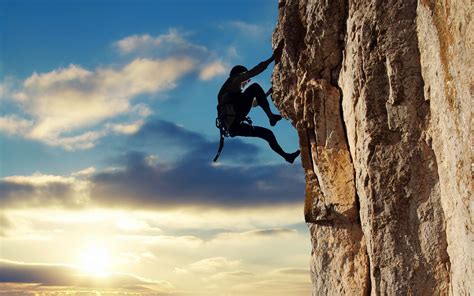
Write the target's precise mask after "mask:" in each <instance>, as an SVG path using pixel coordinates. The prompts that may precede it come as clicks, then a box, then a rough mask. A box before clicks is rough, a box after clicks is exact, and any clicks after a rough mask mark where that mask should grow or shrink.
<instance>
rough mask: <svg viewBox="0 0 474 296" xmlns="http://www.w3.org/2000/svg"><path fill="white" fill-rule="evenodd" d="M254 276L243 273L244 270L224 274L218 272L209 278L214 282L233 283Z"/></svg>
mask: <svg viewBox="0 0 474 296" xmlns="http://www.w3.org/2000/svg"><path fill="white" fill-rule="evenodd" d="M253 276H255V274H254V273H253V272H249V271H245V270H236V271H226V272H219V273H217V274H214V275H212V276H210V277H209V279H210V280H215V281H225V280H227V281H235V280H236V279H247V278H249V277H253Z"/></svg>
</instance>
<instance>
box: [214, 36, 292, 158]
mask: <svg viewBox="0 0 474 296" xmlns="http://www.w3.org/2000/svg"><path fill="white" fill-rule="evenodd" d="M282 50H283V42H281V43H280V44H279V46H278V47H277V49H275V51H274V53H273V54H272V56H271V57H270V58H269V59H268V60H266V61H263V62H261V63H259V64H258V65H257V66H255V67H254V68H252V69H250V70H247V68H245V67H244V66H241V65H237V66H235V67H233V68H232V70H231V71H230V75H229V78H227V80H226V81H225V82H224V84H223V85H222V87H221V89H220V91H219V94H218V102H219V105H218V107H217V108H218V114H219V118H221V119H222V120H223V121H224V124H225V127H226V129H227V131H228V133H229V135H230V136H231V137H235V136H242V137H258V138H262V139H264V140H265V141H267V142H268V144H269V145H270V147H271V148H272V149H273V151H275V152H276V153H278V154H279V155H281V156H282V157H283V158H284V159H285V160H286V161H287V162H289V163H293V162H294V161H295V159H296V157H298V155H299V154H300V151H299V150H297V151H296V152H293V153H286V152H285V151H284V150H283V149H282V148H281V147H280V145H279V144H278V142H277V140H276V138H275V135H274V134H273V132H272V131H271V130H269V129H267V128H264V127H260V126H254V125H251V124H249V123H248V122H246V118H247V115H248V114H249V112H250V109H251V108H252V105H253V104H254V102H256V104H257V105H258V106H260V107H261V108H262V109H263V111H264V112H265V114H266V115H267V117H268V120H269V122H270V125H271V126H275V124H276V123H277V122H278V121H280V120H281V119H282V117H281V115H279V114H274V113H272V111H271V110H270V104H269V103H268V100H267V96H266V94H265V91H264V90H263V89H262V87H261V86H260V85H259V84H257V83H253V84H251V85H250V86H249V87H247V89H245V90H244V91H242V89H243V88H244V87H245V86H246V85H247V84H248V83H249V82H250V78H251V77H254V76H256V75H258V74H260V73H262V72H263V71H264V70H265V69H266V68H267V67H268V65H269V64H270V63H271V62H273V61H274V60H275V58H277V60H279V59H280V56H281V53H282ZM254 99H255V101H254ZM221 141H223V138H222V136H221ZM221 145H223V144H221ZM220 149H221V148H220ZM219 153H220V150H219V152H218V155H219ZM218 155H217V156H216V159H217V157H218Z"/></svg>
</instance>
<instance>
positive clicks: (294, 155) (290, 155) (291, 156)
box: [285, 150, 300, 163]
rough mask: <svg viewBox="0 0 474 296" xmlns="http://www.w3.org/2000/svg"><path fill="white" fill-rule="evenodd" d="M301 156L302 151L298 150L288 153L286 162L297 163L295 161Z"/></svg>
mask: <svg viewBox="0 0 474 296" xmlns="http://www.w3.org/2000/svg"><path fill="white" fill-rule="evenodd" d="M299 155H300V150H297V151H295V152H293V153H288V154H287V155H286V156H285V160H286V161H288V162H289V163H293V162H295V159H296V158H297V157H298V156H299Z"/></svg>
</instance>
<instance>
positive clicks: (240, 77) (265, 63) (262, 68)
mask: <svg viewBox="0 0 474 296" xmlns="http://www.w3.org/2000/svg"><path fill="white" fill-rule="evenodd" d="M283 46H284V43H283V41H280V43H279V44H278V46H277V48H276V49H275V51H274V52H273V54H272V56H271V57H270V58H269V59H268V60H265V61H263V62H261V63H259V64H258V65H257V66H255V67H253V68H252V69H250V70H249V71H247V72H243V73H241V74H239V75H237V76H236V77H235V78H234V79H233V81H232V83H233V84H236V85H240V84H241V83H242V82H244V81H246V80H249V79H250V78H252V77H254V76H257V75H258V74H260V73H262V72H263V71H265V69H267V67H268V65H270V63H271V62H273V61H274V60H275V59H276V58H278V59H280V56H281V53H282V51H283Z"/></svg>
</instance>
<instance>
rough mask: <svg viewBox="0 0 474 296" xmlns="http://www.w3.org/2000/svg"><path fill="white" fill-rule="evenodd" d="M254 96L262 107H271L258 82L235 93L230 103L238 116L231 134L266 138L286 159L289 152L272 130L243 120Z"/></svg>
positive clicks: (271, 146) (230, 131)
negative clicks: (280, 143) (284, 149)
mask: <svg viewBox="0 0 474 296" xmlns="http://www.w3.org/2000/svg"><path fill="white" fill-rule="evenodd" d="M254 98H255V99H256V101H257V104H258V105H259V106H260V107H262V109H266V108H270V104H269V103H268V101H267V97H266V95H265V92H264V90H263V89H262V87H261V86H260V85H258V84H257V83H253V84H252V85H250V86H249V87H248V88H247V89H246V90H245V91H243V92H241V93H239V94H234V95H233V98H232V100H231V102H230V103H232V104H233V105H234V109H235V116H236V118H235V120H234V122H233V123H232V125H231V126H230V128H229V134H230V136H231V137H235V136H242V137H257V138H261V139H264V140H265V141H267V142H268V144H269V145H270V148H272V150H273V151H275V152H276V153H278V154H280V155H281V156H282V157H283V158H285V159H286V157H287V156H288V153H286V152H285V151H283V149H282V148H281V147H280V145H279V144H278V142H277V140H276V138H275V135H274V134H273V132H272V131H271V130H269V129H267V128H264V127H260V126H254V125H250V124H248V123H246V122H243V121H244V119H245V118H246V117H247V115H248V114H249V112H250V109H251V108H252V103H253V99H254Z"/></svg>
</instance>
